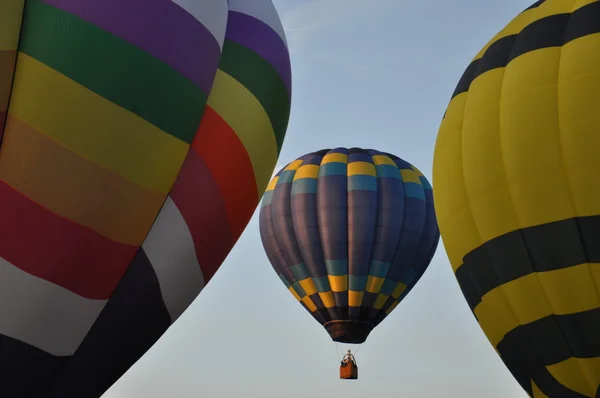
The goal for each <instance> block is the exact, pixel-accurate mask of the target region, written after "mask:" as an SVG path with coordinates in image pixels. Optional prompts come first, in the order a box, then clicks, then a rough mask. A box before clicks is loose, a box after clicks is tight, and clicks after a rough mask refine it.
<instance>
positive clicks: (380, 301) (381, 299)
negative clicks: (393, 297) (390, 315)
mask: <svg viewBox="0 0 600 398" xmlns="http://www.w3.org/2000/svg"><path fill="white" fill-rule="evenodd" d="M389 297H390V296H386V295H385V294H378V295H377V298H376V299H375V303H373V308H375V309H376V310H380V309H381V308H383V305H384V304H385V302H386V301H387V299H388V298H389Z"/></svg>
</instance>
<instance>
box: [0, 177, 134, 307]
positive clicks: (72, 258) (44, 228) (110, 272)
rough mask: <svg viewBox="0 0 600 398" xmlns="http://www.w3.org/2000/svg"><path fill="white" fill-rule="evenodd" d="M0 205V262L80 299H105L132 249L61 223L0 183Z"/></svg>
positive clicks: (76, 225) (122, 270) (119, 275)
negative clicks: (5, 261)
mask: <svg viewBox="0 0 600 398" xmlns="http://www.w3.org/2000/svg"><path fill="white" fill-rule="evenodd" d="M0 201H1V203H2V205H1V206H0V256H1V257H3V258H4V259H5V260H7V261H8V262H10V263H11V264H13V265H14V266H16V267H18V268H20V269H22V270H23V271H25V272H27V273H29V274H32V275H35V276H37V277H39V278H42V279H45V280H47V281H49V282H52V283H54V284H56V285H59V286H62V287H64V288H65V289H68V290H70V291H72V292H74V293H76V294H79V295H80V296H83V297H87V298H91V299H107V298H109V297H110V295H111V294H112V292H113V290H114V288H115V287H116V286H117V283H118V282H119V280H120V279H121V276H123V273H124V272H125V270H126V269H127V266H128V265H129V263H130V262H131V260H132V259H133V256H134V255H135V252H136V250H137V247H134V246H128V245H124V244H120V243H117V242H114V241H111V240H109V239H108V238H105V237H103V236H101V235H99V234H98V233H96V232H94V231H92V230H90V229H88V228H86V227H84V226H81V225H79V224H76V223H74V222H72V221H69V220H67V219H65V218H62V217H60V216H59V215H57V214H55V213H52V212H50V211H49V210H46V209H45V208H43V207H41V206H40V205H38V204H37V203H35V202H33V201H31V200H30V199H28V198H26V197H25V196H23V195H21V194H20V193H19V192H17V191H15V190H14V189H12V188H11V187H10V186H8V185H7V184H6V183H4V182H3V181H0ZM116 222H118V221H116ZM32 294H35V292H32Z"/></svg>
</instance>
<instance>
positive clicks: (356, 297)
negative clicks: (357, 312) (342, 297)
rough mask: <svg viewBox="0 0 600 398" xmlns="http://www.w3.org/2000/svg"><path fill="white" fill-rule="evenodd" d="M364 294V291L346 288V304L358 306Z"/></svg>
mask: <svg viewBox="0 0 600 398" xmlns="http://www.w3.org/2000/svg"><path fill="white" fill-rule="evenodd" d="M364 295H365V292H356V291H354V290H348V305H349V306H350V307H360V306H361V304H362V301H363V297H364Z"/></svg>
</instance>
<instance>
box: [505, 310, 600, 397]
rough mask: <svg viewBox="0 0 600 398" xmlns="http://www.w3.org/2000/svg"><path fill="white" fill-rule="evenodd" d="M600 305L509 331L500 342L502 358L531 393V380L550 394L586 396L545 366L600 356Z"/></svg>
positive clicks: (554, 316) (550, 317)
mask: <svg viewBox="0 0 600 398" xmlns="http://www.w3.org/2000/svg"><path fill="white" fill-rule="evenodd" d="M598 336H600V308H598V309H594V310H591V311H585V312H580V313H576V314H569V315H553V316H549V317H546V318H543V319H540V320H538V321H535V322H532V323H530V324H527V325H522V326H519V327H517V328H515V329H513V330H512V331H510V332H509V333H507V334H506V336H505V337H504V339H503V340H502V341H501V342H500V343H499V344H498V347H497V349H498V352H499V353H500V357H501V358H502V360H503V361H504V363H505V364H506V366H507V367H508V368H509V369H510V371H511V373H512V374H513V376H514V377H515V379H517V381H518V382H519V383H520V384H521V386H522V387H523V388H524V389H525V390H527V391H528V392H529V393H530V395H531V394H532V393H531V387H530V380H533V381H534V382H535V384H536V385H537V386H538V387H539V388H540V390H542V392H544V394H546V395H548V396H550V397H566V398H568V397H583V395H581V394H578V393H576V392H574V391H571V390H569V389H568V388H566V387H565V386H563V385H561V384H560V383H559V382H558V381H557V380H556V379H554V377H552V376H551V375H550V373H549V372H548V370H547V369H546V366H550V365H553V364H556V363H558V362H561V361H564V360H566V359H569V358H571V357H576V358H593V357H597V356H600V339H598Z"/></svg>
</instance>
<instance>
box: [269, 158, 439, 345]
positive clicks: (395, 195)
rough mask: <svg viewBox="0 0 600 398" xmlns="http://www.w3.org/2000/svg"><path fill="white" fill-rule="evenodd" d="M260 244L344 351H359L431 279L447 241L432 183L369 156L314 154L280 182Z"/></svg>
mask: <svg viewBox="0 0 600 398" xmlns="http://www.w3.org/2000/svg"><path fill="white" fill-rule="evenodd" d="M260 234H261V238H262V242H263V246H264V248H265V251H266V253H267V256H268V258H269V261H270V262H271V265H272V266H273V269H274V270H275V272H277V274H278V275H279V277H280V278H281V280H282V281H283V283H284V284H285V286H286V287H287V288H288V289H289V291H290V292H291V293H292V294H293V295H294V297H295V298H296V299H297V300H299V301H300V303H301V304H302V305H303V306H304V307H305V308H306V309H307V310H308V311H309V312H310V313H311V314H312V316H313V317H314V318H315V319H316V320H317V321H318V322H319V323H321V324H322V325H323V326H324V327H325V328H326V330H327V332H328V333H329V334H330V336H331V338H332V339H333V340H334V341H339V342H345V343H354V344H359V343H362V342H364V341H365V340H366V338H367V336H368V335H369V333H370V332H371V330H372V329H373V328H374V327H375V326H377V325H378V324H379V323H380V322H381V321H382V320H383V319H384V318H385V317H386V316H387V315H388V314H389V313H390V312H391V311H392V310H393V309H394V308H395V307H396V306H397V305H398V303H399V302H400V301H401V300H402V299H403V298H404V297H405V296H406V294H407V293H408V292H409V291H410V290H411V289H412V287H413V286H414V285H415V284H416V283H417V281H418V280H419V278H420V277H421V276H422V275H423V273H424V272H425V270H426V269H427V266H428V265H429V262H430V260H431V257H432V256H433V254H434V252H435V249H436V247H437V243H438V240H439V233H438V229H437V223H436V218H435V212H434V208H433V195H432V192H431V186H430V185H429V182H428V181H427V179H426V178H425V177H424V176H423V174H421V172H419V170H417V169H416V168H415V167H414V166H412V165H410V164H409V163H407V162H405V161H404V160H402V159H400V158H398V157H397V156H394V155H390V154H387V153H382V152H378V151H375V150H364V149H360V148H351V149H346V148H336V149H332V150H327V149H326V150H322V151H319V152H315V153H310V154H307V155H305V156H303V157H301V158H299V159H297V160H295V161H293V162H291V163H290V164H289V165H287V166H286V167H284V168H283V169H282V170H280V171H279V172H278V173H277V175H276V176H275V177H274V178H273V179H272V180H271V183H270V184H269V187H268V188H267V191H266V193H265V196H264V198H263V201H262V205H261V210H260Z"/></svg>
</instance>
